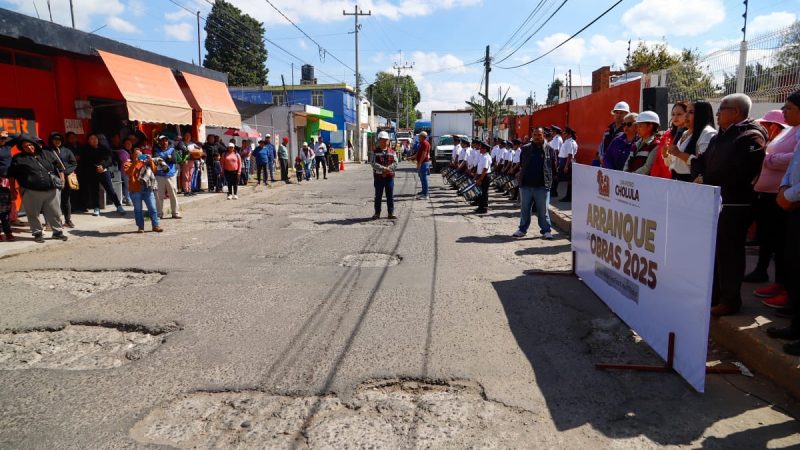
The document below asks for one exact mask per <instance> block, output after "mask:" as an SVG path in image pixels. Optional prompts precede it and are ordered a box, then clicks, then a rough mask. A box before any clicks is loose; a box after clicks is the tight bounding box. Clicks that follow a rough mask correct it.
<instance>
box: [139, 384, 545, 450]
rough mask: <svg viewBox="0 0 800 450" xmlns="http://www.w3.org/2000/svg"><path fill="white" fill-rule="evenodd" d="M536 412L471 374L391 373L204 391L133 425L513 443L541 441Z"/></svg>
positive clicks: (161, 438)
mask: <svg viewBox="0 0 800 450" xmlns="http://www.w3.org/2000/svg"><path fill="white" fill-rule="evenodd" d="M539 421H540V419H539V418H537V417H536V416H535V415H534V414H533V413H532V412H530V411H525V410H522V409H518V408H513V407H509V406H506V405H503V404H501V403H498V402H494V401H491V400H488V399H486V397H485V395H484V393H483V389H482V388H481V386H480V385H479V384H477V383H474V382H470V381H451V382H447V383H445V382H441V383H439V382H423V381H408V380H384V381H378V382H369V383H364V384H362V385H360V386H359V387H358V388H357V389H356V390H355V392H354V393H353V395H352V398H351V400H350V401H348V402H345V401H343V400H341V399H339V398H338V397H337V396H335V395H333V394H330V395H323V396H285V395H274V394H270V393H265V392H260V391H245V392H197V393H193V394H189V395H187V396H185V397H183V398H180V399H178V400H176V401H173V402H171V403H169V404H167V405H165V406H162V407H159V408H157V409H155V410H154V411H153V412H151V413H150V414H149V415H148V416H147V417H145V418H144V419H143V420H142V421H140V422H139V423H137V424H136V425H135V426H134V427H133V428H132V429H131V431H130V436H131V437H132V438H133V439H135V440H136V441H138V442H140V443H144V444H156V445H169V446H174V447H178V448H210V447H213V448H231V447H236V448H298V449H303V448H307V449H318V448H410V447H418V448H513V447H520V446H523V447H524V446H526V445H530V443H531V442H536V440H535V439H537V433H539V432H540V431H537V430H538V427H536V426H534V424H535V423H536V422H539Z"/></svg>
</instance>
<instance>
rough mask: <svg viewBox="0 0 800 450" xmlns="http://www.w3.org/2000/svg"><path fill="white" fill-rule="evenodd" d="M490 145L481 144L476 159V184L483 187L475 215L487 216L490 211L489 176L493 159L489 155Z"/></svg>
mask: <svg viewBox="0 0 800 450" xmlns="http://www.w3.org/2000/svg"><path fill="white" fill-rule="evenodd" d="M490 148H491V147H489V144H487V143H485V142H481V143H480V153H478V156H477V158H475V184H476V185H478V186H480V187H481V195H480V196H479V197H478V208H477V209H476V210H475V214H486V213H487V212H488V211H489V174H490V173H492V157H491V155H489V149H490Z"/></svg>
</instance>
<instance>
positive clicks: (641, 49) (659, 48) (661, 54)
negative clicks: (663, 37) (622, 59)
mask: <svg viewBox="0 0 800 450" xmlns="http://www.w3.org/2000/svg"><path fill="white" fill-rule="evenodd" d="M680 61H681V58H680V56H678V55H676V54H674V53H672V52H670V50H669V47H667V44H666V43H664V42H659V43H657V44H654V45H652V46H648V45H647V44H645V43H644V42H639V45H638V46H637V47H636V49H635V50H634V51H633V52H632V53H631V57H630V59H629V60H628V61H627V62H626V63H625V70H627V71H629V72H646V73H650V72H655V71H658V70H662V69H667V68H669V67H672V66H674V65H676V64H678V63H679V62H680Z"/></svg>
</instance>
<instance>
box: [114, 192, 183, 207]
mask: <svg viewBox="0 0 800 450" xmlns="http://www.w3.org/2000/svg"><path fill="white" fill-rule="evenodd" d="M184 195H186V194H184ZM122 204H123V205H125V206H131V201H130V199H127V198H126V199H123V200H122Z"/></svg>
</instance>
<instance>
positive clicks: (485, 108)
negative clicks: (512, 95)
mask: <svg viewBox="0 0 800 450" xmlns="http://www.w3.org/2000/svg"><path fill="white" fill-rule="evenodd" d="M478 95H479V96H480V99H479V100H477V101H476V99H475V97H472V98H471V99H470V100H469V101H467V102H466V103H467V105H469V106H470V107H471V108H472V110H473V111H475V114H477V115H478V117H480V118H482V119H483V120H484V126H485V127H486V128H488V132H489V135H494V131H493V129H494V124H495V123H497V120H498V119H500V118H502V117H505V116H507V115H509V114H510V113H511V111H510V110H509V109H508V108H507V107H506V96H507V95H508V90H506V93H505V94H503V97H502V98H501V99H500V100H498V101H494V100H492V99H490V98H488V97H487V96H486V95H485V94H482V93H479V94H478ZM490 124H491V126H490Z"/></svg>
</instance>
